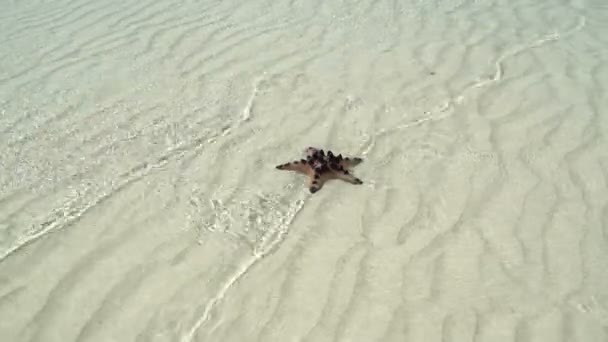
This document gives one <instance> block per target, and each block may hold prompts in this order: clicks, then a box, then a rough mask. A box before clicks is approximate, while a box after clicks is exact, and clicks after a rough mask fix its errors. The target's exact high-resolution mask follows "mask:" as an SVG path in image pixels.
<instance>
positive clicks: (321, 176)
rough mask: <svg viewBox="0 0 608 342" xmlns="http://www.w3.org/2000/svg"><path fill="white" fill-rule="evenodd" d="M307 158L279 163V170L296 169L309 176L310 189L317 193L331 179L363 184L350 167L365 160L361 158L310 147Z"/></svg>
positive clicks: (307, 150)
mask: <svg viewBox="0 0 608 342" xmlns="http://www.w3.org/2000/svg"><path fill="white" fill-rule="evenodd" d="M306 155H307V157H306V159H301V160H295V161H292V162H289V163H285V164H281V165H277V167H276V168H277V169H279V170H289V171H296V172H298V173H302V174H304V175H306V176H308V189H309V190H310V192H311V193H315V192H317V191H319V190H321V188H322V187H323V185H324V184H325V182H327V181H328V180H330V179H342V180H344V181H346V182H349V183H351V184H363V181H361V180H360V179H359V178H357V177H355V176H353V175H352V174H351V173H349V170H348V169H350V168H352V167H354V166H356V165H358V164H359V163H361V162H362V161H363V159H361V158H356V157H355V158H349V157H342V155H341V154H339V155H337V156H336V155H334V154H333V152H332V151H329V150H328V151H327V154H325V152H324V151H323V150H321V149H317V148H314V147H308V148H307V149H306Z"/></svg>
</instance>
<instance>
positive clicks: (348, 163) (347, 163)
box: [340, 157, 363, 169]
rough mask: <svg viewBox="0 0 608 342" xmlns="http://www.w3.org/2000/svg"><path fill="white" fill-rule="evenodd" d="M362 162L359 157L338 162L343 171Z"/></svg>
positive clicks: (346, 158)
mask: <svg viewBox="0 0 608 342" xmlns="http://www.w3.org/2000/svg"><path fill="white" fill-rule="evenodd" d="M362 161H363V159H361V158H359V157H354V158H349V157H345V158H343V159H342V160H340V166H342V167H343V168H345V169H349V168H351V167H354V166H357V165H359V164H361V162H362Z"/></svg>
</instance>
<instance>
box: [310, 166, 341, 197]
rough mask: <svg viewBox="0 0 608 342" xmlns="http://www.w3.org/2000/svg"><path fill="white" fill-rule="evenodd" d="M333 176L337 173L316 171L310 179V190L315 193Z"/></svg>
mask: <svg viewBox="0 0 608 342" xmlns="http://www.w3.org/2000/svg"><path fill="white" fill-rule="evenodd" d="M332 178H335V175H334V173H332V172H320V171H315V172H314V173H313V175H312V176H311V177H310V178H309V179H308V190H310V192H311V193H313V194H314V193H315V192H317V191H319V190H321V188H323V185H325V183H326V182H327V181H328V180H330V179H332Z"/></svg>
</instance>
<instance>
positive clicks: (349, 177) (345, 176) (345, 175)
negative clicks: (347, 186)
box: [335, 170, 363, 184]
mask: <svg viewBox="0 0 608 342" xmlns="http://www.w3.org/2000/svg"><path fill="white" fill-rule="evenodd" d="M335 175H336V177H337V178H340V179H341V180H343V181H346V182H349V183H351V184H363V181H362V180H361V179H359V178H357V177H355V176H354V175H353V174H352V173H350V172H348V171H347V170H340V171H336V172H335Z"/></svg>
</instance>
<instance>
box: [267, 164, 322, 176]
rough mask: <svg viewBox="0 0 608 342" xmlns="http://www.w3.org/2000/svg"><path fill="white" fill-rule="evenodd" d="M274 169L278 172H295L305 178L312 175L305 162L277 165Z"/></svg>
mask: <svg viewBox="0 0 608 342" xmlns="http://www.w3.org/2000/svg"><path fill="white" fill-rule="evenodd" d="M276 168H277V169H279V170H287V171H295V172H298V173H301V174H304V175H307V176H311V174H312V173H313V170H312V168H311V167H310V165H308V164H307V163H306V161H305V160H294V161H292V162H289V163H285V164H281V165H277V166H276Z"/></svg>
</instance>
